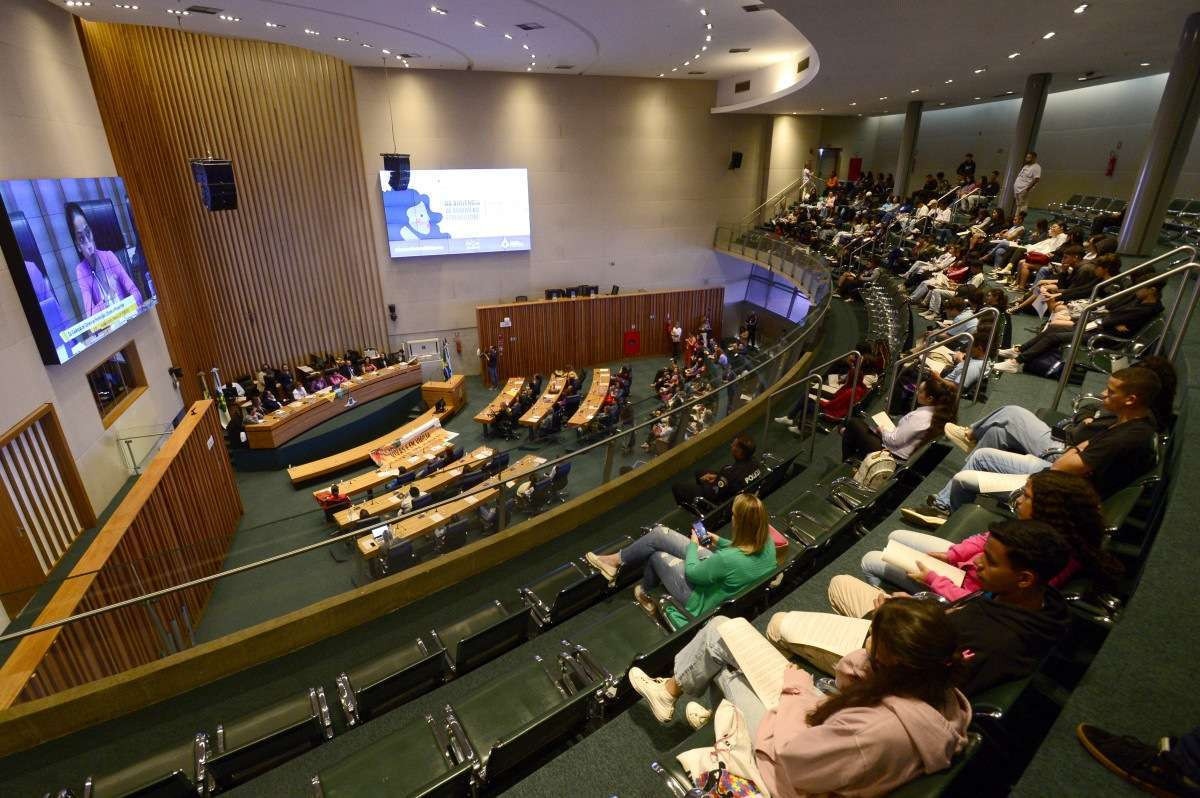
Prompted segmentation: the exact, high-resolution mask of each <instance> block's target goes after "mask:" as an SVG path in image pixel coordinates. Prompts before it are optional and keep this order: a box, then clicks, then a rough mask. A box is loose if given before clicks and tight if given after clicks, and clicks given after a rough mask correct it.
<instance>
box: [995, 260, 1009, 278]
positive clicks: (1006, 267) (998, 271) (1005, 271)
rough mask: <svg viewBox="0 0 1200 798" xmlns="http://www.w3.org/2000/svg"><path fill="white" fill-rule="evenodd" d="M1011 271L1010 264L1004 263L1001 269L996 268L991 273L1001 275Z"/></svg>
mask: <svg viewBox="0 0 1200 798" xmlns="http://www.w3.org/2000/svg"><path fill="white" fill-rule="evenodd" d="M1012 272H1013V269H1012V264H1011V263H1009V264H1005V266H1004V268H1003V269H997V270H996V271H994V272H992V274H995V275H999V276H1001V277H1003V276H1004V275H1006V274H1012Z"/></svg>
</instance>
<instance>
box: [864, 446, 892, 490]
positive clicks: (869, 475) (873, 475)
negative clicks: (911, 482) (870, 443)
mask: <svg viewBox="0 0 1200 798" xmlns="http://www.w3.org/2000/svg"><path fill="white" fill-rule="evenodd" d="M895 473H896V458H895V457H893V456H892V453H891V452H889V451H888V450H887V449H880V450H879V451H877V452H871V453H870V454H868V455H867V456H866V457H864V458H863V461H862V465H860V466H859V467H858V470H857V471H855V472H854V481H855V482H857V483H858V484H859V485H861V486H862V487H864V488H867V489H868V490H875V489H876V488H879V487H882V485H883V483H885V482H887V481H888V480H889V479H891V478H892V474H895Z"/></svg>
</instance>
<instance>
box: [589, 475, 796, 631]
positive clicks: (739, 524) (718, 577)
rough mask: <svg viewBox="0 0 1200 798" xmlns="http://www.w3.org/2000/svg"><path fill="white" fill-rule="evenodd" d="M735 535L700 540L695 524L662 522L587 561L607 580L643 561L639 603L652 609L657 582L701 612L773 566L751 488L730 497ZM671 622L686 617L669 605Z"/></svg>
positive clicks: (763, 513) (763, 515)
mask: <svg viewBox="0 0 1200 798" xmlns="http://www.w3.org/2000/svg"><path fill="white" fill-rule="evenodd" d="M732 527H733V539H732V540H726V539H725V538H722V537H719V536H717V535H715V534H713V533H711V532H706V535H705V536H704V537H703V539H702V538H701V537H700V536H698V535H697V533H696V531H695V530H694V529H693V531H692V533H691V535H690V536H688V535H682V534H680V533H679V532H676V531H675V530H673V529H668V528H667V527H665V526H662V525H661V524H659V525H657V526H655V527H654V529H652V530H650V531H649V532H648V533H646V534H645V535H643V536H642V537H640V538H639V539H637V540H635V541H634V542H633V543H631V544H630V545H628V546H626V547H625V548H623V549H621V550H620V551H619V552H617V553H616V554H596V553H594V552H588V554H587V561H588V563H590V564H591V565H592V567H593V568H595V569H596V570H597V571H599V572H600V573H601V574H603V575H604V577H605V578H606V579H608V580H609V581H610V582H613V581H616V578H617V571H618V570H619V569H620V568H621V567H622V566H625V567H637V566H639V565H641V566H643V568H644V571H643V573H642V581H641V583H640V584H639V585H638V586H637V587H635V588H634V591H633V595H634V598H636V599H637V601H638V603H639V604H641V605H642V608H643V609H645V610H646V611H647V612H649V613H653V612H654V607H655V605H654V600H653V599H652V598H650V596H649V594H648V593H647V591H649V590H650V589H651V588H653V587H654V586H655V585H658V584H661V585H662V586H663V588H664V589H666V591H667V592H668V593H670V594H671V595H672V596H674V597H675V598H676V599H678V600H679V602H680V603H681V604H683V605H684V607H685V608H686V609H687V611H688V612H689V613H691V615H692V616H694V617H699V616H700V615H703V614H704V613H706V612H708V611H710V610H713V609H715V608H716V607H717V606H719V605H720V604H721V602H723V601H725V600H726V599H728V598H732V597H733V596H735V595H737V594H738V593H739V592H740V591H742V590H743V589H745V588H746V587H749V586H750V585H752V584H754V583H755V582H757V581H759V580H760V579H763V578H764V577H766V576H768V575H769V574H771V573H772V572H773V571H774V570H775V542H774V540H772V539H771V534H770V528H769V526H768V524H767V510H766V508H765V507H764V506H763V503H762V500H761V499H759V498H758V497H757V496H754V495H752V494H749V493H741V494H738V496H737V498H735V499H734V500H733V522H732ZM667 614H668V615H669V616H670V618H671V621H672V623H674V624H675V625H676V626H677V627H681V626H685V625H686V624H687V619H686V618H685V617H684V616H683V615H682V614H681V613H679V612H677V611H675V610H674V609H673V608H668V609H667Z"/></svg>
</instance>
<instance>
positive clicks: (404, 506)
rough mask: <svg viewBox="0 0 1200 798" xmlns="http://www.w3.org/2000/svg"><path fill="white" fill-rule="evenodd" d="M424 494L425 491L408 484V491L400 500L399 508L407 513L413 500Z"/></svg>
mask: <svg viewBox="0 0 1200 798" xmlns="http://www.w3.org/2000/svg"><path fill="white" fill-rule="evenodd" d="M424 495H425V493H424V492H423V491H422V490H421V489H420V488H418V487H417V486H416V485H409V486H408V493H407V494H406V495H405V496H404V498H403V499H401V500H400V509H401V510H402V511H404V512H406V513H407V512H408V511H409V510H411V509H412V507H413V502H415V501H416V500H417V499H419V498H421V497H422V496H424Z"/></svg>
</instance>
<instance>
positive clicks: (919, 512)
mask: <svg viewBox="0 0 1200 798" xmlns="http://www.w3.org/2000/svg"><path fill="white" fill-rule="evenodd" d="M932 499H933V497H932V496H930V497H929V499H928V500H926V505H925V506H924V507H901V508H900V515H901V516H902V517H903V518H906V519H908V520H909V521H913V522H915V523H918V524H923V525H924V526H926V527H930V528H933V527H939V526H941V525H942V524H944V523H946V521H948V520H950V513H948V512H947V511H945V510H943V509H942V508H941V507H938V506H937V505H936V504H934V503H933V501H932Z"/></svg>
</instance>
